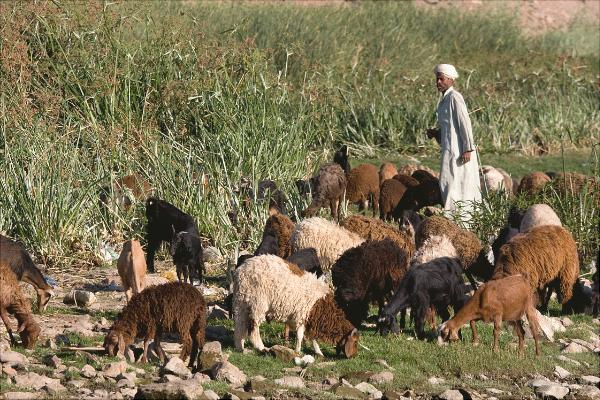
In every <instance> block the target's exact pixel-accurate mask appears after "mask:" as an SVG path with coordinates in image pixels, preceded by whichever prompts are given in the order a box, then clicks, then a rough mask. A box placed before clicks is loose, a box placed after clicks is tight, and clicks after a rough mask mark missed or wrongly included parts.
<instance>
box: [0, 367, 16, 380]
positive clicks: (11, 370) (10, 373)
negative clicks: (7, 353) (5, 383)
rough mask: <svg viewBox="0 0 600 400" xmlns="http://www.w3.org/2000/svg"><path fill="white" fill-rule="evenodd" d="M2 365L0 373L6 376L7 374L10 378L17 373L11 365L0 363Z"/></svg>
mask: <svg viewBox="0 0 600 400" xmlns="http://www.w3.org/2000/svg"><path fill="white" fill-rule="evenodd" d="M0 365H2V373H3V374H4V375H6V376H8V377H9V378H12V377H13V376H15V375H17V371H15V369H14V368H13V367H11V366H10V365H8V364H0Z"/></svg>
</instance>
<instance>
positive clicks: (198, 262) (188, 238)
mask: <svg viewBox="0 0 600 400" xmlns="http://www.w3.org/2000/svg"><path fill="white" fill-rule="evenodd" d="M171 256H172V257H173V263H174V264H175V267H176V268H177V279H178V280H179V282H182V280H181V276H182V275H183V283H186V281H187V280H188V277H189V282H190V285H193V284H194V279H193V275H194V272H195V273H196V274H197V276H198V279H199V280H200V282H202V271H203V270H204V260H203V259H202V242H201V241H200V237H199V236H198V235H197V234H195V233H191V232H186V231H181V232H177V233H176V234H175V236H174V237H173V241H172V242H171Z"/></svg>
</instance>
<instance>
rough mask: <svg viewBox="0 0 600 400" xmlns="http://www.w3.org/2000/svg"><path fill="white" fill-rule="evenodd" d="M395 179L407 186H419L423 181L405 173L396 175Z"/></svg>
mask: <svg viewBox="0 0 600 400" xmlns="http://www.w3.org/2000/svg"><path fill="white" fill-rule="evenodd" d="M393 179H395V180H397V181H398V182H400V183H401V184H403V185H404V186H406V187H407V188H408V187H411V186H417V185H418V184H419V183H421V181H419V180H417V179H416V178H414V177H412V176H410V175H405V174H397V175H394V178H393Z"/></svg>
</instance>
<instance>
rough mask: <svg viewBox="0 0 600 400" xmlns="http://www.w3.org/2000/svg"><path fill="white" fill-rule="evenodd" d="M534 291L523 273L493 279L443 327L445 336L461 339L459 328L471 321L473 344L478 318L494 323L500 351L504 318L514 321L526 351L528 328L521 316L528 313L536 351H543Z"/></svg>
mask: <svg viewBox="0 0 600 400" xmlns="http://www.w3.org/2000/svg"><path fill="white" fill-rule="evenodd" d="M533 303H534V301H533V293H532V291H531V287H530V286H529V282H528V281H527V279H526V278H525V277H524V276H523V275H513V276H509V277H506V278H502V279H498V280H492V281H489V282H487V283H485V284H484V285H483V286H481V287H480V288H479V289H477V291H475V293H474V294H473V297H471V298H470V299H469V300H468V301H467V302H466V303H465V305H464V306H463V307H462V308H461V309H460V311H458V313H456V315H455V316H454V317H453V318H452V319H450V320H449V321H447V322H444V323H443V324H442V326H441V327H440V333H441V336H442V338H443V339H444V340H450V341H457V340H459V336H458V332H459V330H460V328H461V327H462V326H463V325H464V324H466V323H467V321H468V322H469V324H470V325H471V330H472V331H473V339H472V341H473V344H474V345H477V344H478V343H479V337H478V335H477V327H476V326H475V321H479V320H483V321H484V322H493V323H494V347H493V348H494V351H498V348H499V341H500V330H501V329H502V322H503V321H511V322H514V323H515V332H516V333H517V336H518V337H519V354H520V355H521V354H523V346H524V337H525V330H524V329H523V322H522V321H521V318H522V317H523V314H525V315H527V320H528V321H529V326H530V327H531V334H532V335H533V340H534V341H535V354H536V355H537V356H539V355H540V345H539V341H538V329H539V324H538V320H537V316H536V312H535V307H534V304H533Z"/></svg>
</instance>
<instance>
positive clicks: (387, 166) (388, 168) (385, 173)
mask: <svg viewBox="0 0 600 400" xmlns="http://www.w3.org/2000/svg"><path fill="white" fill-rule="evenodd" d="M397 174H398V170H397V169H396V166H395V165H394V164H392V163H389V162H384V163H383V164H381V167H379V186H381V185H382V184H383V182H385V181H386V180H387V179H392V178H393V177H394V176H395V175H397Z"/></svg>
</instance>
